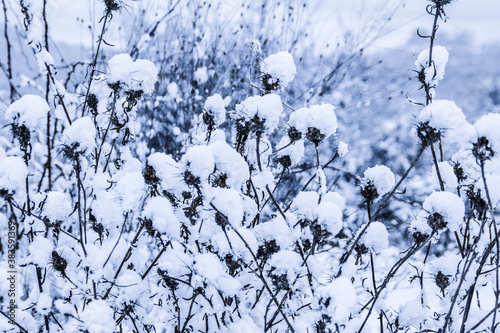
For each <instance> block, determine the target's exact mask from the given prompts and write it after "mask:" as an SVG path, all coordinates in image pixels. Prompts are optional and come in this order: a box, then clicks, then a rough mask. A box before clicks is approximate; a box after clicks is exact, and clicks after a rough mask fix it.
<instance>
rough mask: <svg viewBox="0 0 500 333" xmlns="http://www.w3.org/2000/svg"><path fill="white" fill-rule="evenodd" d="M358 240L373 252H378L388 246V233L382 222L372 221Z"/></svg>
mask: <svg viewBox="0 0 500 333" xmlns="http://www.w3.org/2000/svg"><path fill="white" fill-rule="evenodd" d="M360 229H361V228H360ZM360 242H361V243H362V244H364V245H365V246H366V247H367V248H368V249H372V250H373V251H374V252H375V253H380V252H381V251H382V250H385V249H386V248H387V247H388V246H389V233H388V232H387V229H386V227H385V225H384V224H383V223H380V222H372V223H370V225H369V226H368V228H367V229H366V232H365V233H364V235H363V236H362V237H361V240H360Z"/></svg>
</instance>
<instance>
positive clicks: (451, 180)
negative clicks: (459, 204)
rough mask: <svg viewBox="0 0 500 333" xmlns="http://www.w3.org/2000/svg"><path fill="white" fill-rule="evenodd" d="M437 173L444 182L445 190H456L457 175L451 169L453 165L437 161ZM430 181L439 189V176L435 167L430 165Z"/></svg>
mask: <svg viewBox="0 0 500 333" xmlns="http://www.w3.org/2000/svg"><path fill="white" fill-rule="evenodd" d="M438 168H439V174H440V175H441V179H442V181H443V183H444V189H445V190H446V191H447V192H456V191H457V187H458V181H457V176H456V175H455V172H454V170H453V166H451V165H450V163H448V162H446V161H444V162H438ZM432 183H433V184H434V188H436V189H439V188H440V185H439V178H438V175H437V172H436V167H435V166H434V165H433V166H432Z"/></svg>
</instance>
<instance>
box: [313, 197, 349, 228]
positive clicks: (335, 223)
mask: <svg viewBox="0 0 500 333" xmlns="http://www.w3.org/2000/svg"><path fill="white" fill-rule="evenodd" d="M314 215H315V217H316V218H317V219H318V223H319V224H320V225H321V226H322V227H323V228H325V229H326V230H328V231H329V232H331V233H332V235H334V236H335V235H337V234H338V233H339V231H340V229H342V210H341V209H340V207H339V206H337V204H336V203H333V202H328V201H321V203H319V204H318V205H317V206H316V207H315V208H314Z"/></svg>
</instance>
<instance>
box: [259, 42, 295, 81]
mask: <svg viewBox="0 0 500 333" xmlns="http://www.w3.org/2000/svg"><path fill="white" fill-rule="evenodd" d="M260 70H261V72H262V73H265V74H268V75H270V76H271V77H270V78H269V81H270V82H269V84H270V85H272V84H277V85H278V86H279V87H280V88H287V87H288V85H289V84H290V82H292V81H293V78H294V76H295V74H297V69H296V68H295V63H294V61H293V56H292V55H291V54H290V53H288V52H286V51H282V52H278V53H276V54H273V55H270V56H269V57H267V58H266V59H264V60H263V61H262V63H261V66H260Z"/></svg>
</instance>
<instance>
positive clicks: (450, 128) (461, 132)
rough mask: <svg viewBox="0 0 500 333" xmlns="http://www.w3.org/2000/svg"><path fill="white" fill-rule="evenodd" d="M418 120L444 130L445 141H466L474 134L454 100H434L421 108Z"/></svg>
mask: <svg viewBox="0 0 500 333" xmlns="http://www.w3.org/2000/svg"><path fill="white" fill-rule="evenodd" d="M418 120H419V121H420V122H423V123H425V122H429V126H431V127H433V128H435V129H438V130H440V131H444V133H445V135H444V138H445V139H446V140H447V141H451V142H459V143H466V142H469V138H470V137H471V136H472V135H473V134H474V133H473V128H472V125H470V124H469V123H468V122H467V120H466V119H465V116H464V114H463V112H462V109H460V108H459V107H458V106H457V105H456V104H455V102H453V101H448V100H434V101H433V102H432V103H431V104H429V105H427V106H426V107H424V108H423V109H422V111H421V112H420V115H419V116H418Z"/></svg>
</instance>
